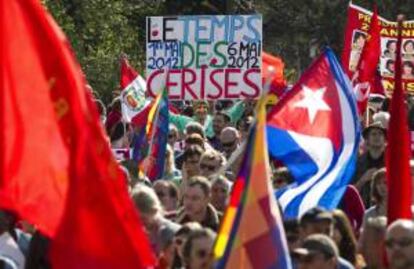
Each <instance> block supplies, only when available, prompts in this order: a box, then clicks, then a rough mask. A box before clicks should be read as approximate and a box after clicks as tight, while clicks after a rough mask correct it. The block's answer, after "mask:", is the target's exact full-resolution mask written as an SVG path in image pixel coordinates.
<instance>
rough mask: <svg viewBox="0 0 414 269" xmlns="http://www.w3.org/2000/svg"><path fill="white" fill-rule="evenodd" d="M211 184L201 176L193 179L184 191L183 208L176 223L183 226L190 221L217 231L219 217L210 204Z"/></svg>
mask: <svg viewBox="0 0 414 269" xmlns="http://www.w3.org/2000/svg"><path fill="white" fill-rule="evenodd" d="M210 195H211V184H210V182H209V181H208V180H207V178H205V177H202V176H197V177H193V178H191V179H190V180H189V182H188V185H187V187H186V188H185V189H184V194H183V203H184V207H183V209H182V210H181V212H180V213H179V215H178V217H177V220H176V221H177V222H178V223H180V224H184V223H187V222H190V221H195V222H198V223H200V224H201V225H202V226H203V227H208V228H210V229H212V230H214V231H217V230H218V228H219V225H220V217H221V215H220V214H219V213H218V212H217V210H216V209H215V208H214V207H213V206H212V205H211V204H210Z"/></svg>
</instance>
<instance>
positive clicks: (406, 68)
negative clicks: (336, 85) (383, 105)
mask: <svg viewBox="0 0 414 269" xmlns="http://www.w3.org/2000/svg"><path fill="white" fill-rule="evenodd" d="M371 17H372V12H371V11H368V10H366V9H364V8H361V7H359V6H356V5H354V4H352V3H351V4H350V6H349V8H348V22H347V25H346V30H345V31H346V32H345V40H344V50H343V54H342V65H343V67H344V69H345V70H346V72H347V73H348V75H349V77H350V78H352V77H353V74H354V72H355V71H356V68H357V65H358V61H359V58H360V55H361V52H362V48H363V47H364V44H365V41H366V39H367V33H368V30H369V26H370V22H371ZM379 21H380V29H381V31H380V35H381V57H380V62H379V71H380V75H381V81H382V85H383V87H384V89H385V91H386V93H387V94H388V95H389V94H390V93H391V92H392V91H393V89H394V71H395V69H394V67H395V66H394V65H395V57H396V45H397V35H398V32H397V23H396V22H392V21H388V20H386V19H384V18H381V17H379ZM402 37H403V41H402V48H401V52H402V65H403V67H402V72H403V73H402V79H403V87H404V88H405V89H406V90H407V92H408V93H411V94H414V21H413V20H411V21H405V22H404V23H403V29H402Z"/></svg>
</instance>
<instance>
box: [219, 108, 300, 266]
mask: <svg viewBox="0 0 414 269" xmlns="http://www.w3.org/2000/svg"><path fill="white" fill-rule="evenodd" d="M262 102H263V101H262ZM265 115H266V112H265V107H264V104H263V103H262V104H261V105H260V108H259V111H258V120H257V123H256V125H255V127H254V129H253V130H252V131H251V132H250V135H249V138H248V142H247V146H246V153H245V155H244V159H243V163H242V167H241V169H240V172H239V175H238V177H237V180H236V182H235V185H234V187H233V191H232V194H231V197H230V202H229V205H228V207H227V209H226V212H225V214H224V217H223V219H222V223H221V226H220V230H219V233H218V236H217V240H216V243H215V246H214V258H215V262H216V264H215V266H216V268H245V269H249V268H252V269H253V268H255V269H268V268H275V269H276V268H278V269H284V268H288V269H290V268H292V265H291V261H290V256H289V251H288V247H287V243H286V239H285V233H284V228H283V223H282V219H281V216H280V212H279V209H278V206H277V203H276V199H275V197H274V195H273V190H272V186H271V180H270V178H271V172H270V167H269V159H268V153H267V139H266V130H265V121H266V116H265Z"/></svg>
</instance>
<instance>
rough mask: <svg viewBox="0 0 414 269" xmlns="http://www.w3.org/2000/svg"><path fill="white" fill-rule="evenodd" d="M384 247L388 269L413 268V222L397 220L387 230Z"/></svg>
mask: <svg viewBox="0 0 414 269" xmlns="http://www.w3.org/2000/svg"><path fill="white" fill-rule="evenodd" d="M385 246H386V248H387V257H388V261H389V265H390V269H413V268H414V222H413V221H412V220H397V221H395V222H393V223H392V224H391V225H390V226H389V227H388V230H387V234H386V240H385Z"/></svg>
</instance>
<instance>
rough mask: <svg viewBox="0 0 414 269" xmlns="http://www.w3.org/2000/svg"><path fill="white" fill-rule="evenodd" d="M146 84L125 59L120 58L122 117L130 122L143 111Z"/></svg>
mask: <svg viewBox="0 0 414 269" xmlns="http://www.w3.org/2000/svg"><path fill="white" fill-rule="evenodd" d="M145 93H146V82H145V80H144V79H143V78H142V77H141V76H140V75H139V74H138V72H137V71H135V70H134V69H133V68H132V67H131V66H130V65H129V62H128V60H127V58H126V57H122V58H121V102H122V116H123V118H124V120H125V121H126V122H131V121H132V120H133V119H134V117H136V116H137V115H138V114H139V113H141V111H142V110H143V109H144V107H145V106H146V105H148V102H147V101H146V100H145Z"/></svg>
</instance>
